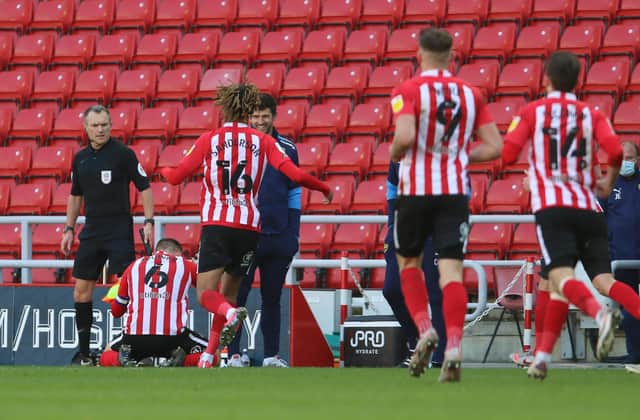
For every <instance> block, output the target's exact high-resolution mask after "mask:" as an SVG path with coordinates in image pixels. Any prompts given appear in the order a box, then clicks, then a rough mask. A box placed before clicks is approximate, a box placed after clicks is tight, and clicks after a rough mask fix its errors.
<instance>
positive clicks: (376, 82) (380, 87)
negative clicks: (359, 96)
mask: <svg viewBox="0 0 640 420" xmlns="http://www.w3.org/2000/svg"><path fill="white" fill-rule="evenodd" d="M410 77H411V67H410V66H406V65H400V64H391V65H387V66H382V67H376V68H375V70H374V71H373V73H371V76H370V77H369V85H368V86H367V87H366V88H365V90H364V92H363V100H364V102H365V103H366V102H369V101H368V99H374V98H377V99H378V100H380V101H382V100H384V102H387V103H388V101H389V97H390V95H391V90H392V89H393V88H394V87H396V86H398V85H400V84H401V83H402V82H404V81H405V80H407V79H409V78H410Z"/></svg>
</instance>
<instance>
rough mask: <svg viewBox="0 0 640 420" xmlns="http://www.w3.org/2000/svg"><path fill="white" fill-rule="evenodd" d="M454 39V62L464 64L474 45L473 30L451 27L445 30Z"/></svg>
mask: <svg viewBox="0 0 640 420" xmlns="http://www.w3.org/2000/svg"><path fill="white" fill-rule="evenodd" d="M443 29H444V30H445V31H447V32H449V35H451V38H453V60H458V62H459V63H460V64H462V63H464V61H465V60H466V58H467V56H468V55H469V53H470V52H471V46H472V44H473V34H474V31H473V28H471V27H469V26H459V25H458V26H450V27H446V28H443Z"/></svg>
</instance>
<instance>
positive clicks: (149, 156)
mask: <svg viewBox="0 0 640 420" xmlns="http://www.w3.org/2000/svg"><path fill="white" fill-rule="evenodd" d="M129 147H130V148H131V150H133V151H134V152H135V154H136V156H137V157H138V162H140V165H142V168H143V169H144V171H145V172H146V173H147V174H148V175H149V176H151V175H152V174H153V173H154V172H155V169H156V165H157V164H158V155H159V154H160V153H159V150H158V148H157V147H156V145H155V144H152V143H151V144H139V145H132V146H129Z"/></svg>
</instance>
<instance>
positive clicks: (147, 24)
mask: <svg viewBox="0 0 640 420" xmlns="http://www.w3.org/2000/svg"><path fill="white" fill-rule="evenodd" d="M155 15H156V1H155V0H119V1H118V6H117V7H116V18H115V20H114V21H113V25H112V26H111V30H112V31H121V30H135V31H140V32H143V33H147V32H149V29H150V28H151V25H152V24H153V19H154V17H155Z"/></svg>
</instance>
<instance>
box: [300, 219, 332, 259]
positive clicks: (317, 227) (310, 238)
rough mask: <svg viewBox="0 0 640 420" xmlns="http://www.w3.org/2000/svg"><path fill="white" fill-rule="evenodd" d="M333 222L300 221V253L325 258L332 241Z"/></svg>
mask: <svg viewBox="0 0 640 420" xmlns="http://www.w3.org/2000/svg"><path fill="white" fill-rule="evenodd" d="M334 234H335V225H334V224H333V223H302V224H301V225H300V254H307V255H313V257H314V258H325V257H326V256H327V253H328V251H329V247H330V245H331V243H332V242H333V236H334Z"/></svg>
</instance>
